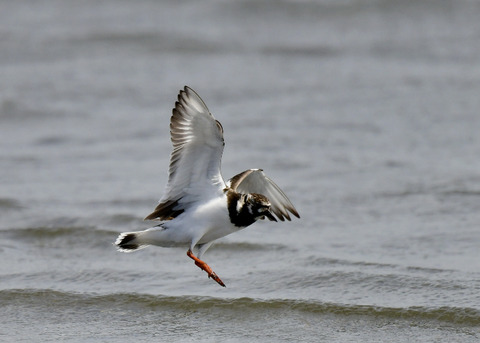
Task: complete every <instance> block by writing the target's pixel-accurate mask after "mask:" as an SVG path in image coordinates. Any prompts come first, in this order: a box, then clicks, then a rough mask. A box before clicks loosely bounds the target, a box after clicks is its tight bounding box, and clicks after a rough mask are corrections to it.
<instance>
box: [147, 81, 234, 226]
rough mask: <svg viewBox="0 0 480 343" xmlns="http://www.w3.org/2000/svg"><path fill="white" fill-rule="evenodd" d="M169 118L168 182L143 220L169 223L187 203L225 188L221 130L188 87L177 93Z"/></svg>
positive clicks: (220, 126) (205, 106)
mask: <svg viewBox="0 0 480 343" xmlns="http://www.w3.org/2000/svg"><path fill="white" fill-rule="evenodd" d="M172 112H173V114H172V117H171V119H170V134H171V138H172V143H173V151H172V155H171V157H170V168H169V171H168V182H167V185H166V187H165V192H164V195H163V196H162V198H161V199H160V203H159V204H158V206H157V208H156V209H155V211H154V212H153V213H151V214H150V215H148V216H147V217H146V218H145V219H159V220H169V219H172V218H175V217H176V216H178V215H179V214H180V213H182V212H183V211H184V208H185V206H187V204H191V203H193V202H196V201H199V200H200V199H201V198H205V197H209V196H210V195H214V194H216V192H221V191H222V190H223V188H225V182H224V181H223V178H222V175H221V172H220V165H221V160H222V154H223V146H224V145H225V144H224V141H223V128H222V125H221V124H220V122H219V121H217V120H215V118H214V117H213V116H212V114H211V113H210V111H209V110H208V108H207V105H205V103H204V102H203V100H202V99H201V98H200V96H198V94H197V93H195V91H194V90H193V89H191V88H189V87H187V86H185V88H184V90H182V91H180V93H179V94H178V101H177V102H176V103H175V108H174V109H173V111H172Z"/></svg>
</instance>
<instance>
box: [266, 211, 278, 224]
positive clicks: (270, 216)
mask: <svg viewBox="0 0 480 343" xmlns="http://www.w3.org/2000/svg"><path fill="white" fill-rule="evenodd" d="M265 217H267V218H268V219H270V220H271V221H272V222H276V221H277V219H276V218H275V217H274V216H273V214H272V213H271V212H270V210H268V211H266V212H265Z"/></svg>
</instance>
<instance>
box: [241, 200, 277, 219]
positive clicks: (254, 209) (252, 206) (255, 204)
mask: <svg viewBox="0 0 480 343" xmlns="http://www.w3.org/2000/svg"><path fill="white" fill-rule="evenodd" d="M246 204H247V206H248V211H249V212H250V213H251V214H252V215H253V216H254V218H255V220H259V219H265V217H267V218H268V219H270V220H272V221H275V222H276V221H277V219H275V217H274V216H273V215H272V213H271V212H270V207H271V204H270V200H268V198H267V197H266V196H264V195H262V194H258V193H250V194H248V195H247V198H246Z"/></svg>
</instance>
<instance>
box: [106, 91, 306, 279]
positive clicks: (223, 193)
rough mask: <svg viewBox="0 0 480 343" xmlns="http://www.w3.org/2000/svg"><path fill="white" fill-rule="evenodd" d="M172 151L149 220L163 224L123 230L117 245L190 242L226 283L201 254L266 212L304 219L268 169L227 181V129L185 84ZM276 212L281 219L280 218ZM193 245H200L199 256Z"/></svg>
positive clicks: (196, 258)
mask: <svg viewBox="0 0 480 343" xmlns="http://www.w3.org/2000/svg"><path fill="white" fill-rule="evenodd" d="M170 134H171V139H172V143H173V152H172V154H171V157H170V168H169V171H168V182H167V185H166V187H165V191H164V194H163V197H162V198H161V199H160V202H159V204H158V206H157V207H156V208H155V210H154V211H153V212H152V213H151V214H149V215H148V216H147V217H146V218H145V220H159V221H161V222H160V224H158V225H157V226H154V227H152V228H149V229H147V230H144V231H138V232H124V233H122V234H120V235H119V236H118V238H117V240H116V241H115V244H116V245H117V247H118V250H120V251H122V252H131V251H135V250H138V249H140V248H143V247H145V246H147V245H157V246H161V247H171V246H185V245H186V246H189V249H188V251H187V255H188V256H189V257H190V258H191V259H193V260H194V261H195V264H196V265H197V266H198V267H200V268H201V269H202V270H204V271H205V272H207V274H208V277H209V278H212V279H214V280H215V281H216V282H217V283H218V284H220V285H221V286H223V287H225V284H224V283H223V282H222V280H220V278H219V277H218V276H217V274H215V273H214V272H213V270H212V269H211V268H210V267H209V266H208V264H206V263H205V262H204V261H202V260H201V259H200V258H201V257H202V255H203V254H204V253H205V251H207V249H208V248H209V247H210V246H211V245H212V243H213V242H214V241H215V240H217V239H218V238H221V237H224V236H226V235H229V234H231V233H233V232H236V231H238V230H241V229H243V228H245V227H247V226H249V225H251V224H253V223H254V222H256V221H257V220H258V219H264V218H265V217H266V218H268V219H270V220H272V221H277V219H276V218H278V219H279V220H281V221H284V220H285V219H287V220H291V219H290V215H289V213H288V212H290V213H292V214H293V215H294V216H296V217H298V218H300V216H299V214H298V212H297V210H296V209H295V207H294V206H293V205H292V203H291V202H290V200H289V199H288V198H287V196H286V195H285V193H284V192H283V191H282V190H281V189H280V188H279V187H278V186H277V185H276V184H275V183H274V182H273V181H272V180H271V179H269V178H268V177H267V176H266V175H265V174H264V172H263V170H262V169H248V170H246V171H244V172H241V173H240V174H238V175H235V176H234V177H232V178H231V179H230V180H228V181H227V182H225V181H224V180H223V177H222V174H221V171H220V164H221V159H222V153H223V147H224V145H225V143H224V140H223V128H222V125H221V124H220V122H219V121H218V120H215V118H214V117H213V115H212V114H211V113H210V111H209V110H208V108H207V106H206V105H205V103H204V102H203V100H202V99H201V98H200V96H198V94H197V93H196V92H195V91H194V90H193V89H191V88H189V87H187V86H185V88H184V90H181V91H180V93H179V95H178V101H177V102H176V103H175V108H174V109H173V115H172V117H171V120H170ZM275 217H276V218H275ZM194 248H197V249H198V253H197V255H196V256H195V255H194V254H193V250H194Z"/></svg>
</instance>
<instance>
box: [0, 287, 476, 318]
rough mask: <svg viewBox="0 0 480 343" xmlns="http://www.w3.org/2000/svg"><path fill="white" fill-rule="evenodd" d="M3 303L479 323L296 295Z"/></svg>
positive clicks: (464, 311)
mask: <svg viewBox="0 0 480 343" xmlns="http://www.w3.org/2000/svg"><path fill="white" fill-rule="evenodd" d="M0 304H2V305H4V306H5V305H9V304H16V305H18V304H23V305H28V306H42V304H48V306H49V307H50V306H57V307H60V308H64V307H72V306H88V307H101V308H117V309H118V308H122V307H125V308H133V307H136V308H139V307H140V308H143V309H145V310H155V309H164V308H165V307H168V308H171V309H172V310H178V311H199V310H208V309H210V308H213V307H214V308H215V309H217V310H225V311H229V312H232V311H233V312H241V313H246V312H262V311H272V310H273V311H278V310H285V311H297V312H306V313H310V314H318V315H336V316H347V317H348V316H363V317H369V318H372V319H375V320H376V319H381V318H384V319H396V320H399V319H402V320H409V321H440V322H446V323H449V324H455V325H463V326H478V325H480V310H477V309H473V308H458V307H439V308H427V307H421V306H418V307H407V308H392V307H379V306H372V305H348V304H335V303H321V302H317V301H309V300H294V299H254V298H247V297H244V298H236V299H228V298H225V299H223V298H214V297H204V296H163V295H150V294H137V293H117V294H106V295H96V294H78V293H68V292H61V291H54V290H48V289H46V290H45V289H22V290H20V289H10V290H1V291H0ZM0 306H1V305H0Z"/></svg>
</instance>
